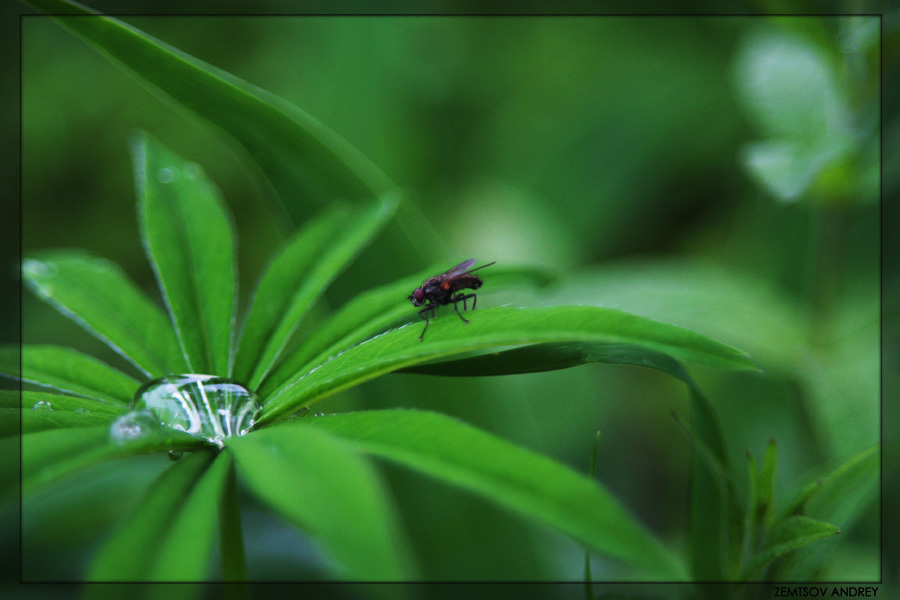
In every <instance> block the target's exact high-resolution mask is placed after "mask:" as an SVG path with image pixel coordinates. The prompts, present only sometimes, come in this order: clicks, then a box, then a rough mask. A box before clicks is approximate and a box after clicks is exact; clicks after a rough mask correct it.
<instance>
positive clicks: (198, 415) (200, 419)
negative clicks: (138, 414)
mask: <svg viewBox="0 0 900 600" xmlns="http://www.w3.org/2000/svg"><path fill="white" fill-rule="evenodd" d="M133 406H134V407H135V408H136V409H144V410H149V411H151V412H152V413H153V414H155V415H156V417H157V418H158V420H159V422H160V423H161V424H162V425H163V426H164V427H168V428H169V429H175V430H178V431H184V432H186V433H189V434H191V435H194V436H197V437H200V438H203V439H205V440H207V441H209V442H213V443H214V444H216V445H218V446H222V445H223V443H224V442H223V440H224V439H225V438H227V437H231V436H240V435H245V434H246V433H247V432H249V431H250V430H251V429H252V428H253V425H254V424H255V423H256V416H257V414H258V413H259V411H260V408H261V407H260V405H259V402H257V400H256V396H254V395H253V393H251V392H250V391H249V390H247V389H246V388H244V387H243V386H241V385H240V384H239V383H236V382H234V381H231V380H230V379H225V378H223V377H217V376H215V375H193V374H189V375H169V376H168V377H161V378H159V379H154V380H153V381H149V382H147V383H145V384H144V385H142V386H141V387H140V388H139V389H138V391H137V393H136V394H135V396H134V402H133Z"/></svg>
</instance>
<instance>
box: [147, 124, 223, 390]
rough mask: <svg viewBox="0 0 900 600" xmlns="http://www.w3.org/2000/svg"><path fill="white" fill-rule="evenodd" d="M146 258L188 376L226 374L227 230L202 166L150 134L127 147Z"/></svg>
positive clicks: (217, 200)
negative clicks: (134, 183)
mask: <svg viewBox="0 0 900 600" xmlns="http://www.w3.org/2000/svg"><path fill="white" fill-rule="evenodd" d="M132 152H133V155H134V169H135V180H136V182H137V190H138V214H139V217H140V224H141V235H142V239H143V242H144V247H145V249H146V250H147V258H148V259H149V261H150V264H151V265H153V268H154V272H155V274H156V278H157V281H158V282H159V287H160V289H161V290H162V292H163V297H164V299H165V301H166V306H167V307H168V308H169V313H170V315H171V317H172V323H173V324H174V326H175V332H176V334H177V336H178V339H179V342H180V343H181V348H182V351H183V353H184V356H185V360H186V362H187V364H188V368H189V372H192V373H205V374H220V375H223V376H224V375H225V374H227V373H228V368H229V364H230V360H231V345H232V341H233V340H232V338H233V335H234V334H233V329H234V320H235V309H236V295H237V288H236V285H237V284H236V281H235V257H234V254H235V250H234V245H235V244H234V233H233V229H232V225H231V222H230V219H229V216H228V213H227V210H226V208H225V206H224V203H223V201H222V199H221V196H220V194H219V192H218V190H217V189H216V188H215V186H213V185H212V183H211V182H210V181H209V180H207V179H206V178H205V176H203V175H202V171H200V169H199V167H197V166H196V165H194V164H192V163H189V162H187V161H185V160H184V159H182V158H180V157H179V156H177V155H175V154H174V153H173V152H171V151H170V150H168V149H167V148H166V147H165V146H163V145H162V144H161V143H159V142H158V141H156V140H155V139H153V138H152V137H151V136H149V135H147V134H143V135H141V136H140V137H139V138H138V139H137V140H136V141H135V143H134V144H133V145H132Z"/></svg>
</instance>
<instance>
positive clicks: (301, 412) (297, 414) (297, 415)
mask: <svg viewBox="0 0 900 600" xmlns="http://www.w3.org/2000/svg"><path fill="white" fill-rule="evenodd" d="M308 412H309V407H308V406H303V407H301V408H300V410H298V411H297V412H295V413H294V414H292V415H291V416H290V417H288V421H293V420H295V419H299V418H300V417H305V416H306V414H307V413H308Z"/></svg>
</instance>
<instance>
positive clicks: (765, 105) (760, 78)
mask: <svg viewBox="0 0 900 600" xmlns="http://www.w3.org/2000/svg"><path fill="white" fill-rule="evenodd" d="M736 63H737V64H736V69H735V75H736V84H737V91H738V99H739V100H741V101H742V102H743V103H744V106H745V108H746V109H747V110H748V111H749V113H750V115H751V116H752V117H753V118H754V119H755V121H756V124H757V125H758V126H759V128H760V130H761V131H762V133H764V134H765V135H767V136H769V137H776V138H777V137H781V138H793V139H797V140H804V141H812V140H816V139H819V138H822V137H826V136H835V135H840V134H843V133H845V132H846V130H847V128H848V127H849V124H850V123H851V122H852V119H851V118H850V108H849V105H848V101H847V99H846V98H845V97H844V89H845V86H843V85H841V83H840V81H839V78H838V74H837V71H836V69H835V64H836V63H835V62H834V61H833V59H832V57H830V56H829V55H828V54H827V52H826V50H825V49H824V48H821V47H819V46H818V45H816V44H815V43H814V42H813V41H812V40H810V39H807V38H804V37H802V36H800V35H794V34H790V33H786V32H784V31H782V30H778V29H771V30H759V31H757V32H756V33H755V34H753V35H751V36H748V37H747V38H746V40H745V41H744V43H743V44H742V47H741V48H740V49H739V52H738V56H737V60H736Z"/></svg>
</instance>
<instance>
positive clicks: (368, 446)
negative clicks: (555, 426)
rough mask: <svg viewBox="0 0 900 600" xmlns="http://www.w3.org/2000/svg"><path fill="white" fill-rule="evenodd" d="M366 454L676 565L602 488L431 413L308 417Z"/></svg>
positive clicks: (653, 565)
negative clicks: (385, 459)
mask: <svg viewBox="0 0 900 600" xmlns="http://www.w3.org/2000/svg"><path fill="white" fill-rule="evenodd" d="M298 424H303V425H304V426H309V427H310V428H312V427H314V428H316V429H321V430H324V431H327V432H328V433H329V434H331V435H334V436H338V437H340V438H343V439H344V440H346V441H347V442H350V443H351V444H352V445H353V446H355V447H357V448H358V449H359V450H362V451H364V452H369V453H372V454H374V455H376V456H380V457H383V458H387V459H390V460H392V461H395V462H398V463H400V464H403V465H405V466H408V467H411V468H413V469H416V470H419V471H422V472H424V473H427V474H429V475H431V476H433V477H436V478H438V479H440V480H442V481H445V482H448V483H451V484H454V485H458V486H460V487H463V488H466V489H469V490H471V491H473V492H476V493H478V494H481V495H483V496H485V497H486V498H489V499H491V500H493V501H495V502H498V503H499V504H501V505H503V506H505V507H507V508H510V509H512V510H515V511H517V512H519V513H521V514H523V515H525V516H528V517H531V518H534V519H538V520H540V521H542V522H544V523H546V524H548V525H550V526H552V527H555V528H557V529H559V530H561V531H563V532H565V533H567V534H568V535H571V536H572V537H574V538H576V539H578V540H580V541H582V542H585V543H587V544H590V545H591V546H592V547H593V548H595V549H597V550H598V551H600V552H603V553H604V554H606V555H607V556H610V557H613V558H616V559H619V560H622V561H625V562H627V563H629V564H631V565H634V566H636V567H638V568H640V569H642V570H643V571H644V572H645V573H646V574H647V575H648V576H650V577H653V578H661V579H681V578H683V577H684V573H683V571H682V568H681V566H680V565H679V563H678V562H677V561H676V560H675V559H674V558H673V557H672V556H671V555H670V554H669V553H668V552H667V551H666V550H665V548H664V547H663V546H662V544H660V543H659V541H658V540H656V539H655V538H654V537H653V536H652V535H650V534H649V533H648V532H647V531H646V530H645V529H644V528H643V526H641V525H640V524H639V523H638V522H637V521H636V520H635V519H634V518H633V517H632V516H631V515H630V514H628V512H627V511H626V510H625V509H624V508H623V507H622V506H621V505H620V504H619V502H618V501H617V500H615V498H614V497H613V496H612V495H611V494H610V493H609V492H607V491H606V490H605V489H603V488H602V487H600V486H599V485H597V484H595V483H594V482H593V481H591V480H589V479H587V478H586V477H584V476H582V475H579V474H578V473H576V472H574V471H572V470H571V469H569V468H567V467H565V466H563V465H561V464H559V463H556V462H554V461H552V460H550V459H548V458H546V457H544V456H541V455H539V454H536V453H534V452H531V451H529V450H526V449H524V448H520V447H517V446H515V445H513V444H511V443H509V442H507V441H505V440H503V439H501V438H497V437H494V436H492V435H490V434H488V433H485V432H482V431H479V430H478V429H475V428H474V427H471V426H469V425H466V424H464V423H462V422H460V421H457V420H455V419H452V418H450V417H446V416H444V415H440V414H437V413H430V412H420V411H412V410H385V411H366V412H359V413H346V414H340V415H332V416H327V417H314V418H306V419H302V420H300V421H298Z"/></svg>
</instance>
